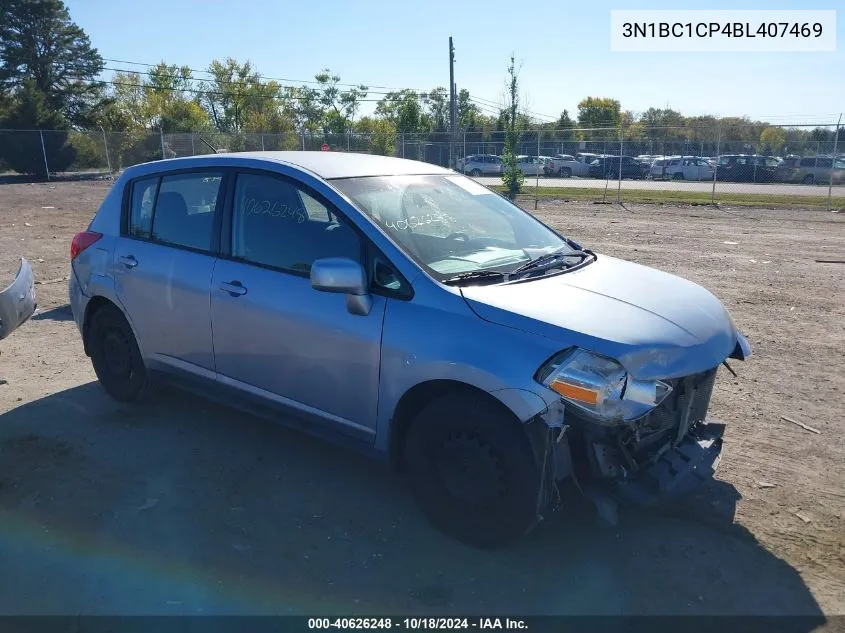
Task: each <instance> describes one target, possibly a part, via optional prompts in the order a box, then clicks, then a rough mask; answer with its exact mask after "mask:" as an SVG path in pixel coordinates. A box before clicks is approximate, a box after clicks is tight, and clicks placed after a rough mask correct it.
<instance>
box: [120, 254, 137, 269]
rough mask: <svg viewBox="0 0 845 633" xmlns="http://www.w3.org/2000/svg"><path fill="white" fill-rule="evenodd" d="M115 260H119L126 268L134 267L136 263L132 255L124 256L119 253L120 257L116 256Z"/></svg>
mask: <svg viewBox="0 0 845 633" xmlns="http://www.w3.org/2000/svg"><path fill="white" fill-rule="evenodd" d="M117 261H119V262H120V263H121V264H123V265H124V266H126V267H127V268H135V266H137V265H138V260H137V259H135V256H134V255H126V256H123V255H121V256H120V257H118V258H117Z"/></svg>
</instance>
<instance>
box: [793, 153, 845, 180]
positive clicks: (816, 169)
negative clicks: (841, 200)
mask: <svg viewBox="0 0 845 633" xmlns="http://www.w3.org/2000/svg"><path fill="white" fill-rule="evenodd" d="M831 178H832V180H833V184H834V185H841V184H845V156H839V157H838V158H836V159H834V158H833V157H832V156H806V157H804V158H802V159H800V160H799V161H798V162H797V164H796V165H795V167H794V169H793V170H792V173H791V174H790V175H789V181H790V182H800V183H803V184H805V185H813V184H823V185H827V184H830V182H831Z"/></svg>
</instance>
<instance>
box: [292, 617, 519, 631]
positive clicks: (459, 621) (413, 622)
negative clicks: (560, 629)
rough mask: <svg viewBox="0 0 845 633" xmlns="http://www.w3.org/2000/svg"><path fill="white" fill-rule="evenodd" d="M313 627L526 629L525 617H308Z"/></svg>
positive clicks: (310, 627) (413, 629) (310, 625)
mask: <svg viewBox="0 0 845 633" xmlns="http://www.w3.org/2000/svg"><path fill="white" fill-rule="evenodd" d="M308 628H309V629H311V630H331V629H376V630H379V629H380V630H389V629H395V630H400V631H401V630H405V631H418V630H434V631H443V630H450V629H456V630H473V629H475V630H480V631H496V630H501V631H504V630H511V631H518V630H523V631H524V630H527V629H528V624H527V623H526V622H525V620H521V619H518V618H436V617H418V618H386V617H377V618H308Z"/></svg>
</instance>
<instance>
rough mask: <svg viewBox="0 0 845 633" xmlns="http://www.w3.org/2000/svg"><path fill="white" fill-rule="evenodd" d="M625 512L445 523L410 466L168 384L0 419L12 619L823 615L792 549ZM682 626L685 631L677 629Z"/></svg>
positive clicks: (712, 511)
mask: <svg viewBox="0 0 845 633" xmlns="http://www.w3.org/2000/svg"><path fill="white" fill-rule="evenodd" d="M701 494H704V495H705V498H706V499H709V501H702V502H700V503H698V504H697V505H696V506H695V507H696V508H697V513H698V515H696V516H684V512H680V513H679V514H678V515H667V514H666V513H665V512H663V513H659V512H656V511H634V510H626V511H623V512H622V513H621V521H620V523H619V525H618V526H617V527H614V528H610V527H602V526H601V525H600V524H599V523H598V521H597V519H596V517H595V514H594V512H593V511H592V510H591V509H590V507H589V506H588V505H587V504H586V503H585V502H583V501H582V500H581V499H580V498H579V497H578V495H577V494H576V493H575V492H574V491H573V490H571V489H566V490H564V491H563V496H564V501H565V503H564V506H563V510H561V511H560V512H559V513H558V514H557V515H556V516H553V517H551V518H549V519H548V520H546V521H544V522H543V523H541V525H540V526H539V527H538V528H537V529H536V530H535V531H534V532H533V533H532V534H531V535H529V536H528V537H526V538H525V539H524V540H523V541H521V542H520V543H518V544H516V545H514V546H512V547H509V548H506V549H501V550H495V551H479V550H475V549H472V548H469V547H466V546H463V545H461V544H459V543H456V542H454V541H452V540H450V539H448V538H446V537H444V536H442V535H441V534H440V533H439V532H437V531H436V530H434V529H433V528H432V527H431V526H430V525H429V524H428V522H427V521H426V520H425V519H424V518H423V517H422V516H421V514H420V513H419V511H418V510H417V508H416V505H415V503H414V501H413V499H412V498H411V496H410V493H409V491H408V490H407V489H406V486H405V484H404V482H403V479H402V478H401V477H400V476H398V475H396V474H393V473H392V472H390V471H389V470H388V468H387V467H386V466H385V465H383V464H380V463H378V462H375V461H372V460H367V459H365V458H363V457H360V456H357V455H355V454H353V453H350V452H345V451H343V450H341V449H338V448H335V447H333V446H330V445H328V444H326V443H323V442H320V441H318V440H316V439H312V438H310V437H308V436H305V435H303V434H300V433H297V432H294V431H291V430H288V429H286V428H284V427H283V426H281V425H278V424H275V423H273V422H270V421H266V420H263V419H258V418H255V417H252V416H249V415H245V414H243V413H240V412H237V411H234V410H231V409H228V408H226V407H222V406H219V405H216V404H212V403H209V402H207V401H205V400H201V399H199V398H197V397H194V396H190V395H186V394H182V393H175V392H170V391H162V392H161V393H160V394H159V397H158V399H157V400H156V401H155V402H154V403H153V404H150V405H122V404H119V403H115V402H114V401H112V400H111V399H109V398H108V397H107V396H105V395H104V393H103V392H102V390H101V389H100V387H99V385H97V384H96V383H88V384H85V385H82V386H79V387H76V388H73V389H69V390H66V391H61V392H58V393H55V394H53V395H49V396H46V397H44V398H41V399H39V400H35V401H32V402H29V403H25V404H22V405H21V406H18V407H17V408H15V409H12V410H10V411H8V412H6V413H4V414H2V415H0V560H4V565H3V566H2V568H0V582H2V584H3V586H4V591H3V592H0V613H3V614H7V613H56V614H64V613H75V614H76V613H81V614H102V613H111V614H171V613H173V614H175V613H179V614H190V613H203V614H212V613H230V614H235V613H255V614H279V613H281V614H288V613H310V614H314V613H321V614H335V615H354V614H364V613H366V614H369V615H378V614H393V615H396V614H434V613H437V614H443V615H449V614H454V615H459V614H462V615H466V614H470V613H472V614H483V615H488V614H489V615H491V616H495V615H511V616H513V615H532V614H534V615H537V614H543V615H558V614H562V615H567V614H600V615H610V616H614V615H733V616H738V615H770V616H781V615H783V616H786V615H789V616H802V617H800V618H787V619H784V620H783V623H784V624H787V623H788V624H789V626H788V627H787V628H783V627H779V628H778V629H777V630H779V631H781V630H790V631H796V632H797V631H811V630H813V629H814V628H815V627H817V626H819V625H820V624H821V623H823V622H824V618H823V617H822V614H821V611H820V609H819V606H818V604H817V603H816V601H815V600H814V598H813V596H812V595H811V594H810V591H809V589H808V588H807V586H806V585H805V583H804V582H803V580H802V579H801V577H800V576H799V574H798V573H797V572H796V570H795V569H793V568H792V567H791V566H790V565H789V564H788V563H786V562H785V561H784V560H781V559H780V558H778V557H777V556H774V555H773V554H772V553H770V552H768V551H767V550H766V549H765V548H764V547H762V546H761V545H760V544H759V543H758V542H757V540H756V539H755V538H754V535H753V534H751V533H749V532H748V531H747V530H746V529H745V528H743V527H742V526H740V525H737V524H734V523H733V521H732V518H733V508H734V507H735V504H736V501H737V499H738V498H739V496H738V494H737V493H736V491H735V489H734V488H733V487H732V486H730V485H729V484H727V483H724V482H714V483H713V485H712V486H710V487H709V489H708V490H707V491H705V492H703V493H701ZM678 630H680V629H678Z"/></svg>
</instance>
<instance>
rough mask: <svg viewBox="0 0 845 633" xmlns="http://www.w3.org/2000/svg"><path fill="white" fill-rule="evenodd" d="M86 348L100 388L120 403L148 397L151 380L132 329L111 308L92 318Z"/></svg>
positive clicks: (119, 313) (122, 317)
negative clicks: (89, 353)
mask: <svg viewBox="0 0 845 633" xmlns="http://www.w3.org/2000/svg"><path fill="white" fill-rule="evenodd" d="M88 349H89V350H90V352H91V363H92V364H93V365H94V373H96V374H97V379H98V380H99V381H100V385H102V387H103V389H104V390H105V391H106V393H108V394H109V395H110V396H111V397H112V398H114V399H115V400H119V401H120V402H139V401H142V400H144V399H145V398H146V397H147V396H149V394H150V392H151V390H152V387H153V381H152V379H151V377H150V374H149V371H147V368H146V366H145V365H144V361H143V359H142V358H141V351H140V350H139V349H138V343H137V342H136V341H135V335H134V334H133V333H132V328H131V327H129V323H127V321H126V318H125V317H124V316H123V314H122V313H121V312H120V310H118V309H117V308H116V307H114V306H103V307H102V308H100V309H99V310H97V311H96V312H95V313H94V314H93V316H92V317H91V325H90V327H89V328H88Z"/></svg>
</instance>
